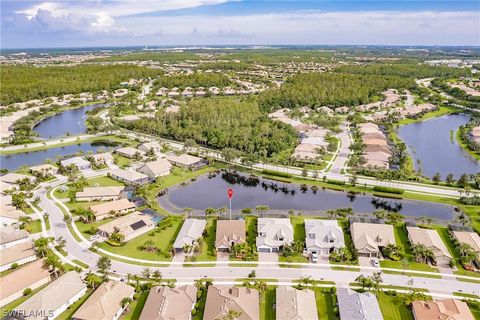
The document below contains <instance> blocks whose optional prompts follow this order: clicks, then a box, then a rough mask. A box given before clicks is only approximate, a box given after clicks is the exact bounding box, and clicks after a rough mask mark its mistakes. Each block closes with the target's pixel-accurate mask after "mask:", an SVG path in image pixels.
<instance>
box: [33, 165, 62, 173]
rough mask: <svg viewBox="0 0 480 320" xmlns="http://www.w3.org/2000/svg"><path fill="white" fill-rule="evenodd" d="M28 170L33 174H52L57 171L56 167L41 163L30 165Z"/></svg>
mask: <svg viewBox="0 0 480 320" xmlns="http://www.w3.org/2000/svg"><path fill="white" fill-rule="evenodd" d="M30 172H31V173H32V174H33V175H35V176H53V175H56V174H57V173H58V168H57V167H55V166H52V165H51V164H41V165H38V166H33V167H30Z"/></svg>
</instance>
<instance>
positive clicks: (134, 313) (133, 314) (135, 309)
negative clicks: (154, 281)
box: [122, 291, 148, 320]
mask: <svg viewBox="0 0 480 320" xmlns="http://www.w3.org/2000/svg"><path fill="white" fill-rule="evenodd" d="M147 298H148V291H147V292H142V293H141V294H140V295H139V297H138V299H137V300H134V301H133V302H132V303H130V306H129V307H128V308H129V311H128V312H127V313H126V314H125V315H123V317H122V319H123V320H138V319H140V315H141V314H142V310H143V307H144V306H145V302H147Z"/></svg>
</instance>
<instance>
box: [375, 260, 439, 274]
mask: <svg viewBox="0 0 480 320" xmlns="http://www.w3.org/2000/svg"><path fill="white" fill-rule="evenodd" d="M380 266H381V267H382V268H392V269H403V266H402V262H401V261H392V260H381V261H380ZM405 270H407V271H408V270H416V271H426V272H439V270H438V268H434V267H431V266H430V265H428V264H426V263H419V262H414V261H409V262H408V266H407V267H406V268H405ZM418 276H419V277H420V276H423V275H418Z"/></svg>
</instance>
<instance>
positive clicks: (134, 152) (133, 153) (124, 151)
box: [115, 147, 145, 159]
mask: <svg viewBox="0 0 480 320" xmlns="http://www.w3.org/2000/svg"><path fill="white" fill-rule="evenodd" d="M115 153H116V154H119V155H121V156H123V157H125V158H129V159H135V158H141V157H143V156H144V155H145V152H143V151H141V150H139V149H135V148H132V147H123V148H118V149H116V150H115Z"/></svg>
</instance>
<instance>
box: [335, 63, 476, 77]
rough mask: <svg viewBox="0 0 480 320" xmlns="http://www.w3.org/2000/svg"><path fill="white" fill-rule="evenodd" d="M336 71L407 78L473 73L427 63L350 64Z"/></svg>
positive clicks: (461, 75) (467, 70)
mask: <svg viewBox="0 0 480 320" xmlns="http://www.w3.org/2000/svg"><path fill="white" fill-rule="evenodd" d="M335 71H336V72H342V73H352V74H372V75H383V76H399V77H405V78H433V77H464V76H469V75H470V74H471V72H470V70H469V69H465V68H450V67H445V66H429V65H425V64H380V63H379V64H368V65H349V66H341V67H338V68H336V69H335Z"/></svg>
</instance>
